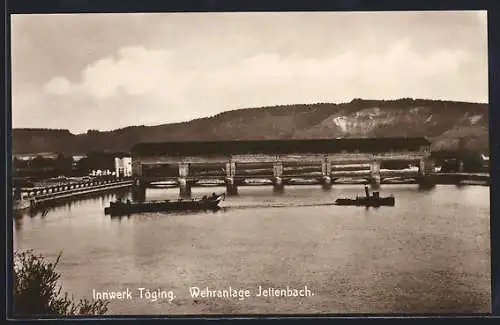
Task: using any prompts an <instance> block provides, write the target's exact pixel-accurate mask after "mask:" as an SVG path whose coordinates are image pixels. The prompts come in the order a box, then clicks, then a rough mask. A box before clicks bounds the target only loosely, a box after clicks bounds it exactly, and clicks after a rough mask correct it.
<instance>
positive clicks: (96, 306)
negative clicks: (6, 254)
mask: <svg viewBox="0 0 500 325" xmlns="http://www.w3.org/2000/svg"><path fill="white" fill-rule="evenodd" d="M60 257H61V254H59V256H58V257H57V259H56V261H55V262H54V263H49V262H47V261H46V260H45V258H44V257H43V256H42V255H37V254H35V253H34V252H33V251H32V250H28V251H25V252H15V253H14V283H13V285H14V315H15V316H24V317H26V316H31V317H32V316H35V315H46V316H70V315H103V314H105V313H106V312H107V310H108V307H107V306H108V303H109V302H106V301H102V300H96V301H94V302H91V301H89V300H88V299H86V298H83V299H80V301H78V302H75V301H74V300H73V297H71V298H69V297H68V293H67V292H66V293H64V295H62V294H61V291H62V287H61V286H58V281H59V279H60V277H61V274H60V273H57V272H56V271H55V268H56V266H57V264H58V263H59V259H60Z"/></svg>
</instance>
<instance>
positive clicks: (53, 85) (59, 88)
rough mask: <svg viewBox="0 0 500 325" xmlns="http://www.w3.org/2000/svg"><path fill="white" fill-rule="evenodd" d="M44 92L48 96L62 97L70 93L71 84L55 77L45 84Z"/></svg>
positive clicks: (66, 80) (64, 79) (62, 78)
mask: <svg viewBox="0 0 500 325" xmlns="http://www.w3.org/2000/svg"><path fill="white" fill-rule="evenodd" d="M44 90H45V92H47V93H48V94H52V95H58V96H64V95H66V94H68V93H69V92H70V90H71V83H70V82H69V80H68V79H66V78H65V77H61V76H57V77H54V78H52V79H51V80H50V81H49V82H47V83H46V84H45V86H44Z"/></svg>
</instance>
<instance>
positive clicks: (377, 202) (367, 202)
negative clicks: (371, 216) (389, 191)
mask: <svg viewBox="0 0 500 325" xmlns="http://www.w3.org/2000/svg"><path fill="white" fill-rule="evenodd" d="M335 204H336V205H345V206H368V207H379V206H394V205H395V204H396V201H395V199H394V198H393V197H386V198H379V199H372V198H368V199H367V198H357V199H337V200H336V201H335Z"/></svg>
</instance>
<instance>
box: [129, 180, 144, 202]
mask: <svg viewBox="0 0 500 325" xmlns="http://www.w3.org/2000/svg"><path fill="white" fill-rule="evenodd" d="M146 187H147V184H146V183H145V182H141V181H140V180H136V182H135V183H134V186H132V200H133V201H135V202H144V201H145V200H146Z"/></svg>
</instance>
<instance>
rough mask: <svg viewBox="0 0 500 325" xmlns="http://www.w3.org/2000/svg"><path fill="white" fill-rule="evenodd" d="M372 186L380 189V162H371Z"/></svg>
mask: <svg viewBox="0 0 500 325" xmlns="http://www.w3.org/2000/svg"><path fill="white" fill-rule="evenodd" d="M370 185H371V186H372V187H373V188H375V189H377V188H379V187H380V161H377V160H375V161H372V162H370Z"/></svg>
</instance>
